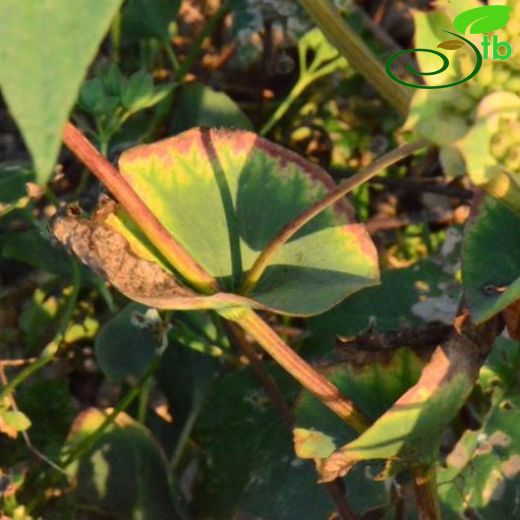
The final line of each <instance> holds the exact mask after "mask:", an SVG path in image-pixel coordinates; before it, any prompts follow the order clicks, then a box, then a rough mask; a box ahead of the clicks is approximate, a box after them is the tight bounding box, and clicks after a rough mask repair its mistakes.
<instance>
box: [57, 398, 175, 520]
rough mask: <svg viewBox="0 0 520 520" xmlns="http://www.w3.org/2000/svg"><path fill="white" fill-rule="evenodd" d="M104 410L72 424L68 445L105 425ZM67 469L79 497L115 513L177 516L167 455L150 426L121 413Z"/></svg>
mask: <svg viewBox="0 0 520 520" xmlns="http://www.w3.org/2000/svg"><path fill="white" fill-rule="evenodd" d="M105 417H106V415H105V414H104V413H103V412H101V411H99V410H96V409H93V408H91V409H89V410H86V411H85V412H82V413H81V414H80V415H79V416H78V417H77V418H76V420H75V421H74V423H73V425H72V430H71V434H70V436H69V439H68V441H67V444H66V447H67V446H74V445H75V444H76V443H77V442H78V441H80V440H81V439H84V438H85V437H86V436H88V435H92V433H94V431H95V430H96V429H97V428H99V427H100V426H101V424H102V423H103V421H104V420H105ZM67 471H68V473H69V474H71V476H74V477H75V478H76V479H77V488H76V496H77V497H78V499H79V500H80V502H82V503H85V504H88V506H90V507H96V508H97V509H100V510H101V511H103V512H105V513H106V514H108V515H110V516H114V517H115V518H144V519H148V518H150V519H151V518H153V519H157V520H174V519H176V518H177V514H176V512H175V508H174V505H173V500H172V496H171V493H170V483H169V476H168V471H167V466H166V459H165V456H164V454H163V452H162V450H161V448H160V446H159V445H158V444H157V442H156V441H155V440H154V439H153V438H152V436H151V435H150V433H149V432H148V430H146V428H144V427H143V426H141V425H140V424H138V423H136V422H135V421H133V420H132V418H131V417H129V416H128V415H127V414H125V413H124V412H123V413H120V414H119V415H118V417H117V419H116V423H115V424H113V425H112V426H110V427H109V428H108V430H107V431H105V432H104V433H103V434H102V435H101V437H100V439H99V440H98V441H97V442H96V443H95V444H94V446H93V447H92V448H91V450H90V451H89V452H88V453H87V454H86V455H84V456H83V457H82V458H81V459H80V460H79V461H78V462H74V463H73V464H71V465H70V466H69V467H68V468H67Z"/></svg>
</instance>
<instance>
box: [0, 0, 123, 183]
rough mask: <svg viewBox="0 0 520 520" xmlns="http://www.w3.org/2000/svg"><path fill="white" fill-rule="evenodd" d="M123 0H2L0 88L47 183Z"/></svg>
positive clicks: (41, 178) (41, 180)
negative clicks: (82, 86) (80, 94)
mask: <svg viewBox="0 0 520 520" xmlns="http://www.w3.org/2000/svg"><path fill="white" fill-rule="evenodd" d="M120 5H121V0H106V1H104V2H91V1H89V0H78V1H77V2H75V3H74V7H73V8H71V5H70V2H68V1H67V0H46V1H45V2H33V1H31V0H4V1H3V2H2V3H1V4H0V19H1V20H2V24H1V26H0V49H1V51H0V88H1V89H2V93H3V96H4V99H5V101H6V103H7V106H8V107H9V110H10V111H11V113H12V115H13V117H14V118H15V120H16V122H17V124H18V126H19V128H20V131H21V133H22V135H23V138H24V140H25V143H26V144H27V147H28V148H29V151H30V153H31V155H32V158H33V161H34V164H35V170H36V175H37V179H38V182H40V183H45V182H46V181H47V180H48V179H49V177H50V176H51V172H52V168H53V166H54V163H55V161H56V158H57V156H58V152H59V149H60V145H61V138H62V129H63V125H64V124H65V122H66V121H67V118H68V117H69V113H70V111H71V109H72V107H73V105H74V102H75V100H76V96H77V94H78V91H79V87H80V84H81V81H82V79H83V77H84V75H85V72H86V70H87V67H88V65H89V63H90V62H91V61H92V59H93V58H94V56H95V54H96V51H97V49H98V47H99V44H100V41H101V39H102V38H103V36H104V34H105V33H106V31H107V29H108V27H109V24H110V21H111V19H112V17H113V16H114V14H115V13H116V12H117V10H118V8H119V6H120Z"/></svg>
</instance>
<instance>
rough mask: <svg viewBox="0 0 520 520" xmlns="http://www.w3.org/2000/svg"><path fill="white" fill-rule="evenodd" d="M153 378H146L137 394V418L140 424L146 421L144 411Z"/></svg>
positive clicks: (145, 410) (146, 406)
mask: <svg viewBox="0 0 520 520" xmlns="http://www.w3.org/2000/svg"><path fill="white" fill-rule="evenodd" d="M152 387H153V380H152V379H148V381H146V382H145V383H144V385H143V388H142V389H141V393H140V394H139V406H138V408H137V420H138V422H140V423H141V424H145V422H146V412H147V410H148V402H149V401H150V393H151V392H152Z"/></svg>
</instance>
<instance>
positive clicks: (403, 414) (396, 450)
mask: <svg viewBox="0 0 520 520" xmlns="http://www.w3.org/2000/svg"><path fill="white" fill-rule="evenodd" d="M465 347H466V345H465V344H464V342H463V341H462V342H461V343H456V344H455V343H454V342H453V341H452V342H450V341H448V342H447V343H446V346H445V347H438V348H437V349H436V350H435V352H434V353H433V356H432V358H431V360H430V362H429V363H428V365H426V367H425V368H424V370H423V372H422V374H421V377H420V379H419V381H418V382H417V383H416V384H415V385H414V386H413V387H411V388H410V389H409V390H408V391H407V392H406V393H404V394H403V395H402V396H401V397H400V398H399V399H398V400H397V401H396V402H395V403H394V404H393V406H392V407H391V408H390V409H389V410H388V411H386V412H385V413H384V414H383V415H382V416H381V417H379V418H378V419H377V420H376V421H375V422H374V423H373V424H372V425H371V426H370V427H369V428H368V429H367V430H366V431H364V432H363V433H362V434H361V435H360V436H359V437H357V438H356V439H354V440H353V441H351V442H349V443H348V444H346V445H345V446H343V447H341V448H340V449H338V450H336V451H335V452H334V453H333V454H332V455H331V456H330V457H328V458H327V459H325V460H324V461H322V462H321V464H320V473H321V477H322V480H323V481H325V482H328V481H331V480H334V479H335V478H337V477H338V476H342V475H345V474H347V473H348V471H349V470H350V468H351V467H352V466H353V465H355V464H357V463H359V462H360V461H367V460H374V459H385V460H392V461H397V462H400V463H403V464H407V465H422V464H424V465H426V464H431V463H432V462H433V461H434V460H435V459H436V457H437V456H438V452H439V447H440V442H441V436H442V434H443V432H444V429H445V428H446V426H447V425H448V424H449V423H450V422H451V421H452V420H453V418H454V417H455V416H456V414H457V412H458V411H459V409H460V408H461V406H462V405H463V404H464V402H465V401H466V399H467V398H468V395H469V393H470V392H471V390H472V388H473V386H474V374H475V372H476V369H477V368H478V366H479V364H480V363H479V360H478V354H475V353H474V351H473V352H472V351H471V350H470V349H468V348H465ZM380 392H381V394H383V395H385V397H386V394H387V393H388V392H384V391H381V390H380ZM347 395H349V394H347ZM350 395H352V394H350Z"/></svg>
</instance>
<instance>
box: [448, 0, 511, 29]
mask: <svg viewBox="0 0 520 520" xmlns="http://www.w3.org/2000/svg"><path fill="white" fill-rule="evenodd" d="M512 9H513V8H512V7H509V6H507V5H485V6H482V7H476V8H474V9H470V10H469V11H464V12H463V13H461V14H459V16H457V18H455V20H453V25H454V27H455V29H457V31H459V32H460V33H462V34H465V33H466V31H467V29H468V27H469V28H470V31H469V32H470V34H482V33H488V32H493V31H498V30H499V29H502V27H504V26H505V25H506V24H507V22H508V21H509V15H510V13H511V10H512Z"/></svg>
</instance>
